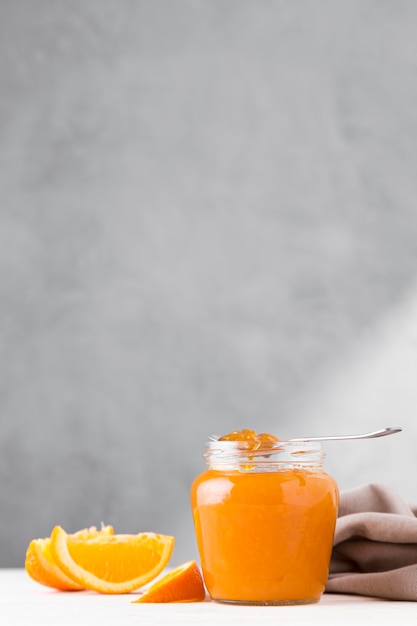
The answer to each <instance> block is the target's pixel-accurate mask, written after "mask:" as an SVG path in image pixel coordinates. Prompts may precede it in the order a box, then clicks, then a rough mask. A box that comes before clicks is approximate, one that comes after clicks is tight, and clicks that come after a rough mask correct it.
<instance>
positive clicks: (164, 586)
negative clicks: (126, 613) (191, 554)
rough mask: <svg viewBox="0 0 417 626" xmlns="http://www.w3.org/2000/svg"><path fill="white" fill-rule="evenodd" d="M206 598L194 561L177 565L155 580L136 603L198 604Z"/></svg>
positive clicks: (201, 579) (198, 570)
mask: <svg viewBox="0 0 417 626" xmlns="http://www.w3.org/2000/svg"><path fill="white" fill-rule="evenodd" d="M205 597H206V592H205V589H204V583H203V578H202V576H201V573H200V569H199V567H198V565H197V563H196V562H195V561H188V562H187V563H184V564H183V565H179V566H178V567H176V568H175V569H173V570H172V571H171V572H168V574H165V576H162V578H160V579H159V580H157V581H156V582H155V583H154V584H153V585H152V586H151V587H149V589H147V591H145V592H144V593H143V594H142V595H141V596H140V597H139V598H138V599H137V600H134V601H133V604H135V603H137V602H200V601H201V600H204V598H205Z"/></svg>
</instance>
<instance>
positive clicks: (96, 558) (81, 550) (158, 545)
mask: <svg viewBox="0 0 417 626" xmlns="http://www.w3.org/2000/svg"><path fill="white" fill-rule="evenodd" d="M173 548H174V537H170V536H168V535H157V534H156V533H139V534H137V535H117V534H115V535H108V536H105V535H97V536H96V537H91V538H88V539H86V540H85V539H84V540H82V539H78V538H76V537H74V535H72V536H71V535H68V534H67V533H66V532H65V530H64V529H63V528H61V526H55V528H54V529H53V531H52V534H51V553H52V557H53V558H54V560H55V562H56V563H57V565H58V567H59V568H60V569H61V570H62V571H63V572H64V574H66V575H67V576H68V577H69V578H71V579H72V580H74V581H75V582H76V583H77V584H78V585H80V586H81V587H84V588H85V589H92V590H94V591H98V592H100V593H129V592H130V591H133V590H134V589H139V587H142V585H145V584H146V583H148V582H150V581H151V580H153V579H154V578H156V576H158V574H160V573H161V572H162V570H163V569H164V568H165V567H166V565H167V563H168V561H169V559H170V558H171V554H172V550H173Z"/></svg>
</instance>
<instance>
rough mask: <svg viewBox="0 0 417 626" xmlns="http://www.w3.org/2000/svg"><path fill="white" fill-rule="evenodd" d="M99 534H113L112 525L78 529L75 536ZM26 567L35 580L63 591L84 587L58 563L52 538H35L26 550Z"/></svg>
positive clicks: (88, 536)
mask: <svg viewBox="0 0 417 626" xmlns="http://www.w3.org/2000/svg"><path fill="white" fill-rule="evenodd" d="M97 534H106V535H110V534H113V528H112V526H105V527H103V528H102V529H101V530H97V528H96V527H95V526H92V527H91V528H85V529H83V530H80V531H78V532H77V533H75V534H74V535H73V536H74V537H77V538H79V539H88V538H90V537H94V536H96V535H97ZM25 569H26V572H27V573H28V574H29V576H30V577H31V578H33V580H36V582H38V583H40V584H41V585H45V586H46V587H53V588H54V589H60V590H62V591H79V590H80V589H82V588H83V587H81V585H79V584H78V583H76V582H75V581H74V580H73V579H72V578H69V577H68V576H67V575H66V574H65V573H64V572H63V571H62V570H61V569H60V568H59V567H58V565H57V564H56V561H55V560H54V558H53V556H52V553H51V539H50V537H45V539H33V540H32V541H31V542H30V543H29V546H28V549H27V551H26V559H25Z"/></svg>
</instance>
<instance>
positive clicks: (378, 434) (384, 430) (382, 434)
mask: <svg viewBox="0 0 417 626" xmlns="http://www.w3.org/2000/svg"><path fill="white" fill-rule="evenodd" d="M401 431H402V428H382V429H381V430H374V431H373V432H372V433H364V434H362V435H334V436H330V437H298V438H297V439H289V441H335V440H336V439H373V438H374V437H385V436H386V435H393V434H394V433H399V432H401Z"/></svg>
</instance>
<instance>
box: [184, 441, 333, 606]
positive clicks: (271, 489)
mask: <svg viewBox="0 0 417 626" xmlns="http://www.w3.org/2000/svg"><path fill="white" fill-rule="evenodd" d="M204 456H205V459H206V462H207V464H208V469H207V470H206V471H205V472H203V473H202V474H200V476H198V477H197V478H196V479H195V480H194V482H193V485H192V488H191V506H192V512H193V518H194V526H195V531H196V538H197V545H198V550H199V553H200V559H201V567H202V571H203V575H204V581H205V584H206V587H207V590H208V592H209V594H210V596H211V598H212V599H213V600H217V601H219V602H230V603H237V604H306V603H312V602H318V601H319V599H320V597H321V594H322V593H323V591H324V587H325V584H326V581H327V576H328V570H329V564H330V556H331V551H332V544H333V534H334V528H335V524H336V517H337V506H338V488H337V485H336V483H335V481H334V480H333V478H331V477H330V476H329V475H328V474H326V473H325V472H324V470H323V460H324V454H323V451H322V448H321V445H320V443H317V442H309V441H305V442H301V443H300V442H291V441H279V440H278V439H277V438H276V437H274V436H273V435H269V434H266V433H263V434H262V435H258V434H257V433H255V432H254V431H249V430H247V429H245V430H243V431H237V432H234V433H230V434H229V435H225V436H223V437H221V438H219V439H214V440H211V441H209V442H208V443H207V444H206V449H205V455H204Z"/></svg>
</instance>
